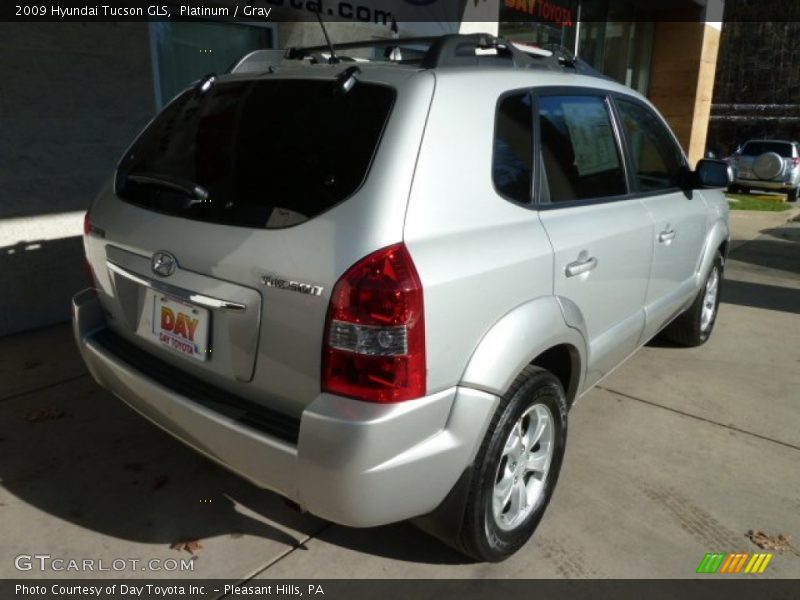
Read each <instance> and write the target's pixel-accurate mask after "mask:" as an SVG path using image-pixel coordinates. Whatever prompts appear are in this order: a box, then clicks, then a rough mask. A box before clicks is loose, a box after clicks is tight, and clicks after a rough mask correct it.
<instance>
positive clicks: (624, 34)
mask: <svg viewBox="0 0 800 600" xmlns="http://www.w3.org/2000/svg"><path fill="white" fill-rule="evenodd" d="M641 10H642V7H637V6H635V5H634V3H633V2H631V1H629V0H580V1H579V2H578V3H577V6H576V8H575V14H576V15H577V16H578V21H579V22H578V23H577V24H574V25H558V24H555V23H547V22H529V23H524V22H500V24H499V31H500V35H502V36H504V37H506V38H508V39H511V40H513V41H515V42H526V43H529V44H535V45H546V44H556V45H560V46H563V47H564V48H566V49H567V50H570V51H575V50H576V44H575V38H576V35H577V38H578V43H577V52H576V53H577V55H578V56H579V57H580V58H582V59H583V60H585V61H586V62H588V63H589V64H590V65H592V66H593V67H594V68H596V69H597V70H599V71H601V72H603V73H605V74H606V75H608V76H609V77H612V78H614V79H616V80H617V81H619V82H620V83H624V84H625V85H628V86H630V87H632V88H633V89H635V90H637V91H638V92H641V93H642V94H646V93H647V90H648V86H649V83H650V60H651V57H652V50H653V35H654V27H653V23H651V22H646V21H644V20H642V13H641ZM502 14H503V13H502V12H501V15H502Z"/></svg>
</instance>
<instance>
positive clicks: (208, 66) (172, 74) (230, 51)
mask: <svg viewBox="0 0 800 600" xmlns="http://www.w3.org/2000/svg"><path fill="white" fill-rule="evenodd" d="M151 28H152V29H151V35H152V43H153V49H152V51H153V56H154V61H153V62H154V70H155V74H154V78H155V80H156V95H157V101H158V103H159V104H158V105H159V107H161V106H163V105H164V104H166V103H167V102H169V101H170V100H171V99H172V98H173V97H174V96H175V95H177V94H178V93H179V92H180V91H181V90H183V89H184V88H186V87H187V86H188V85H189V84H190V83H192V82H193V81H196V80H197V79H200V78H201V77H203V76H204V75H207V74H209V73H224V72H225V71H226V70H227V69H228V67H230V66H231V65H232V64H233V62H234V61H236V60H238V59H239V58H241V57H242V56H243V55H244V54H246V53H248V52H250V51H252V50H258V49H261V48H274V47H275V35H274V29H273V27H272V26H270V27H261V26H249V25H233V24H230V23H217V22H213V21H181V22H164V23H152V24H151Z"/></svg>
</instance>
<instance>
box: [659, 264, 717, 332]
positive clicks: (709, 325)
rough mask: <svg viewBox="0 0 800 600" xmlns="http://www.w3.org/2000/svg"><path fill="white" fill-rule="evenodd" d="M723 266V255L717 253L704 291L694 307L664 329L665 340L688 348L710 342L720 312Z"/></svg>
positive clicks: (699, 294)
mask: <svg viewBox="0 0 800 600" xmlns="http://www.w3.org/2000/svg"><path fill="white" fill-rule="evenodd" d="M723 265H724V263H723V259H722V255H721V254H720V253H719V252H717V255H716V257H715V258H714V264H713V265H712V266H711V270H710V271H709V273H708V276H707V277H706V281H705V283H704V284H703V287H702V289H701V290H700V291H699V292H698V293H697V297H696V298H695V300H694V302H692V305H691V306H690V307H689V308H688V309H686V311H685V312H684V313H682V314H680V315H679V316H678V317H677V318H676V319H675V320H674V321H673V322H672V323H670V324H669V325H668V326H667V328H666V329H664V337H665V338H667V339H668V340H670V341H672V342H675V343H676V344H680V345H681V346H687V347H694V346H702V345H703V344H705V343H706V342H707V341H708V339H709V338H710V337H711V333H712V332H713V331H714V324H715V323H716V321H717V313H718V312H719V300H720V296H721V291H722V274H723ZM709 310H710V313H709Z"/></svg>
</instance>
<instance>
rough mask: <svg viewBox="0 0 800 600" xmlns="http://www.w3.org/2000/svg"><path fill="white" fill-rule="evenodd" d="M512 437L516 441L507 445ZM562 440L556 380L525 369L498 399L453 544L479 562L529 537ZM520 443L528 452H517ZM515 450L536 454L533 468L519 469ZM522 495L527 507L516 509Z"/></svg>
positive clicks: (497, 557) (546, 497)
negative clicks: (498, 498) (504, 496)
mask: <svg viewBox="0 0 800 600" xmlns="http://www.w3.org/2000/svg"><path fill="white" fill-rule="evenodd" d="M537 423H541V424H542V427H543V429H542V431H541V433H540V435H539V437H538V441H535V443H533V444H532V445H530V444H531V442H532V441H534V440H531V439H530V435H529V434H531V433H532V434H535V433H536V430H537V425H536V424H537ZM520 434H522V435H520ZM515 440H516V441H521V442H522V444H512V442H514V441H515ZM566 440H567V402H566V395H565V394H564V388H563V387H562V385H561V382H560V381H559V380H558V379H557V378H556V377H555V376H554V375H553V374H552V373H550V372H549V371H545V370H543V369H540V368H538V367H532V366H529V367H526V368H525V370H524V371H523V372H522V373H521V375H520V376H519V377H518V378H517V380H516V381H515V382H514V384H513V385H512V386H511V388H510V389H509V390H508V392H507V393H506V394H505V395H504V397H503V399H502V400H501V403H500V406H499V407H498V409H497V412H496V413H495V415H494V418H493V419H492V422H491V424H490V425H489V430H488V431H487V433H486V437H485V439H484V440H483V443H482V445H481V448H480V450H479V451H478V455H477V457H476V459H475V467H474V469H475V471H474V476H473V477H472V479H471V481H470V484H469V485H470V488H469V491H468V494H467V502H466V509H465V511H464V522H463V523H462V526H461V536H460V537H461V539H460V540H459V541H460V543H459V544H458V547H459V549H460V550H461V551H462V552H464V553H465V554H467V555H468V556H470V557H472V558H474V559H476V560H479V561H488V562H499V561H501V560H504V559H506V558H508V557H509V556H511V555H512V554H514V553H515V552H516V551H517V550H519V549H520V548H521V547H522V546H523V545H524V544H525V543H526V542H527V541H528V540H529V539H530V537H531V535H533V532H534V530H535V529H536V527H537V525H538V524H539V521H541V519H542V516H543V515H544V511H545V509H546V508H547V504H548V503H549V501H550V497H551V496H552V493H553V489H554V488H555V485H556V482H557V481H558V474H559V471H560V470H561V462H562V460H563V458H564V450H565V448H566ZM526 445H530V448H532V449H533V454H532V455H531V454H530V453H528V452H524V451H522V450H523V448H524V447H525V446H526ZM517 452H520V453H521V456H526V455H527V456H528V457H529V458H530V457H531V456H534V457H536V458H537V460H536V461H535V463H534V462H532V465H533V464H535V468H534V470H532V471H530V472H527V471H526V470H525V468H524V467H523V465H525V464H527V462H526V463H523V461H522V460H517V459H518V458H520V454H517ZM548 456H549V460H548V459H547V457H548ZM515 457H516V458H515ZM514 465H517V467H516V469H514ZM536 468H539V469H540V470H539V471H537V470H536ZM506 483H508V486H509V487H508V489H509V490H510V494H509V496H508V501H507V502H505V503H504V504H503V505H502V506H501V503H500V502H497V503H496V505H497V506H498V507H499V508H496V507H495V502H494V495H495V493H496V492H502V491H503V488H505V487H506ZM523 492H524V493H523ZM523 499H524V500H525V501H526V502H527V503H528V504H527V506H528V508H522V507H523V506H524V505H523ZM516 509H518V510H516Z"/></svg>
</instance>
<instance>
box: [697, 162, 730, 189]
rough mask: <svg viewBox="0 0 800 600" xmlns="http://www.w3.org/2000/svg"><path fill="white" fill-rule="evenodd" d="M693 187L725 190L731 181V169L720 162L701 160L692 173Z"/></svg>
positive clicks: (726, 164)
mask: <svg viewBox="0 0 800 600" xmlns="http://www.w3.org/2000/svg"><path fill="white" fill-rule="evenodd" d="M694 179H695V187H699V188H725V187H728V186H729V185H730V184H731V182H732V181H733V169H731V166H730V165H729V164H728V163H726V162H725V161H722V160H709V159H703V160H701V161H699V162H698V163H697V168H696V169H695V171H694Z"/></svg>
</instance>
